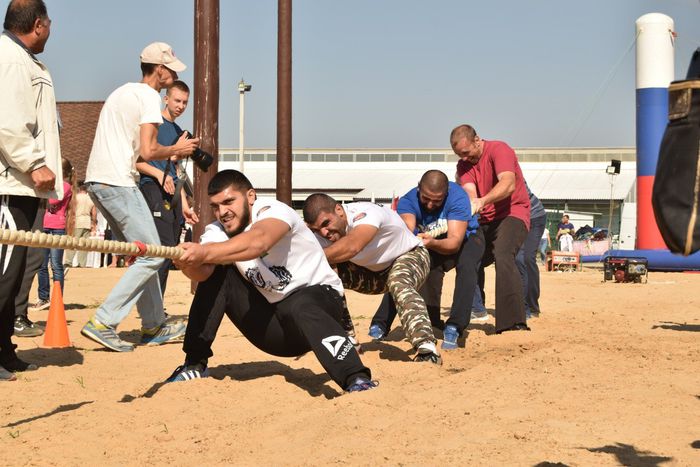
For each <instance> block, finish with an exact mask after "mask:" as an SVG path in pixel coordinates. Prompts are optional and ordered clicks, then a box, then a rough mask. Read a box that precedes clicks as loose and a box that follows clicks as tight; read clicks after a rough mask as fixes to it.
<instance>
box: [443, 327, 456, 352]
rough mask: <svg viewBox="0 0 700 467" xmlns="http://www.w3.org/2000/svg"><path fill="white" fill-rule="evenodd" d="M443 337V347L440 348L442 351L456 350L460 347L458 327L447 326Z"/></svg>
mask: <svg viewBox="0 0 700 467" xmlns="http://www.w3.org/2000/svg"><path fill="white" fill-rule="evenodd" d="M442 335H443V341H442V345H441V346H440V348H441V349H444V350H454V349H456V348H457V347H458V346H457V339H459V332H458V331H457V327H456V326H454V325H453V324H448V325H447V326H445V330H444V331H443V332H442Z"/></svg>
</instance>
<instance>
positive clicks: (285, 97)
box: [276, 0, 292, 206]
mask: <svg viewBox="0 0 700 467" xmlns="http://www.w3.org/2000/svg"><path fill="white" fill-rule="evenodd" d="M276 188H277V199H278V200H280V201H282V202H283V203H287V204H288V205H289V206H291V205H292V0H278V3H277V187H276Z"/></svg>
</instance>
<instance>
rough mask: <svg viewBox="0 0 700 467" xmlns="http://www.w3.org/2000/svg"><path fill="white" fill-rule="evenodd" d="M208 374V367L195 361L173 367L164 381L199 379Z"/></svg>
mask: <svg viewBox="0 0 700 467" xmlns="http://www.w3.org/2000/svg"><path fill="white" fill-rule="evenodd" d="M208 376H209V369H208V368H207V367H206V365H203V364H201V363H196V364H194V365H180V366H179V367H177V368H175V371H173V374H172V375H170V377H169V378H168V379H166V380H165V382H166V383H174V382H176V381H189V380H191V379H201V378H206V377H208Z"/></svg>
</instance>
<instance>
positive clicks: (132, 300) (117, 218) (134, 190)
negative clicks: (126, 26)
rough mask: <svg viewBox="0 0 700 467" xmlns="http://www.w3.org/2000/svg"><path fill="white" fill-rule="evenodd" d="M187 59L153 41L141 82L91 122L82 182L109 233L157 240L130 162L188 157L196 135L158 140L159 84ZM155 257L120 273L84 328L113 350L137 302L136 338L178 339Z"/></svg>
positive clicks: (120, 348) (179, 325) (122, 345)
mask: <svg viewBox="0 0 700 467" xmlns="http://www.w3.org/2000/svg"><path fill="white" fill-rule="evenodd" d="M184 69H185V65H184V64H183V63H182V62H181V61H180V60H179V59H178V58H177V57H175V54H174V53H173V50H172V48H170V46H169V45H168V44H165V43H163V42H154V43H152V44H150V45H148V46H147V47H146V48H145V49H143V52H141V72H142V74H143V78H142V79H141V82H139V83H127V84H125V85H123V86H121V87H119V88H117V89H116V90H115V91H114V92H112V94H110V95H109V97H108V98H107V100H106V101H105V104H104V106H103V107H102V111H101V112H100V118H99V120H98V122H97V130H96V131H95V140H94V142H93V145H92V151H91V152H90V159H89V161H88V166H87V174H86V178H85V182H86V183H87V185H88V193H89V195H90V197H91V198H92V200H93V202H94V203H95V206H97V209H98V210H99V211H100V212H101V213H102V215H103V216H104V217H105V218H106V219H107V222H108V223H109V227H110V229H111V230H112V234H113V236H114V238H116V239H117V240H121V241H127V242H135V241H139V242H142V243H146V244H148V243H150V244H155V245H160V240H159V237H158V232H157V231H156V227H155V225H154V223H153V218H152V216H151V211H150V209H149V208H148V205H147V204H146V201H145V200H144V198H143V195H142V194H141V191H140V190H139V188H138V186H137V183H136V181H137V176H138V172H137V171H136V161H137V160H138V159H143V160H154V159H167V158H169V157H172V156H173V155H174V156H177V157H186V156H188V155H190V154H192V152H193V151H194V149H195V148H196V147H197V145H198V143H199V139H197V138H191V139H187V135H184V134H183V136H182V137H181V138H180V139H179V140H178V141H177V142H176V143H175V144H174V145H172V146H162V145H160V144H158V141H157V139H156V138H157V135H158V126H159V125H160V124H161V123H163V118H162V116H161V113H160V94H159V93H160V90H161V89H164V88H168V87H169V86H172V84H173V82H174V81H175V80H176V79H177V73H178V72H181V71H183V70H184ZM163 261H164V260H163V259H161V258H152V257H143V256H142V257H139V258H138V259H137V260H136V261H135V262H134V264H133V265H131V267H129V269H127V271H126V272H125V273H124V275H123V276H122V277H121V279H120V280H119V282H118V283H117V285H115V286H114V288H113V289H112V292H111V293H110V294H109V295H108V296H107V298H106V299H105V301H104V303H103V304H102V305H100V307H99V308H98V309H97V311H96V312H95V315H94V316H93V317H92V318H91V319H90V321H88V323H87V324H86V325H85V326H84V327H83V329H82V331H81V332H82V334H83V335H84V336H86V337H88V338H90V339H92V340H94V341H95V342H98V343H99V344H101V345H103V346H105V347H107V348H108V349H110V350H114V351H116V352H129V351H132V350H134V346H133V345H132V344H130V343H128V342H125V341H123V340H121V339H120V338H119V336H118V335H117V333H116V327H117V325H119V323H120V322H121V321H122V320H123V319H124V318H125V317H126V316H127V315H128V314H129V312H130V311H131V308H132V307H133V306H134V304H136V307H137V309H138V311H139V315H140V316H141V320H142V328H141V343H143V344H147V345H157V344H163V343H166V342H172V341H174V340H179V339H182V336H183V335H184V332H185V324H184V323H183V322H180V321H172V322H171V321H167V322H166V319H165V318H166V317H165V313H164V312H163V297H162V295H161V292H160V284H159V282H158V268H159V267H160V265H161V264H162V263H163Z"/></svg>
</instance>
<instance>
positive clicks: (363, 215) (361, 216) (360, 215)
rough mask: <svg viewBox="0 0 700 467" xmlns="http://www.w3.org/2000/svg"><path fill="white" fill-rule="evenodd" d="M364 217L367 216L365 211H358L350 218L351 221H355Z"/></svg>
mask: <svg viewBox="0 0 700 467" xmlns="http://www.w3.org/2000/svg"><path fill="white" fill-rule="evenodd" d="M365 217H367V213H366V212H361V213H359V214H358V215H356V216H355V217H353V218H352V221H353V222H357V221H359V220H360V219H364V218H365Z"/></svg>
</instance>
